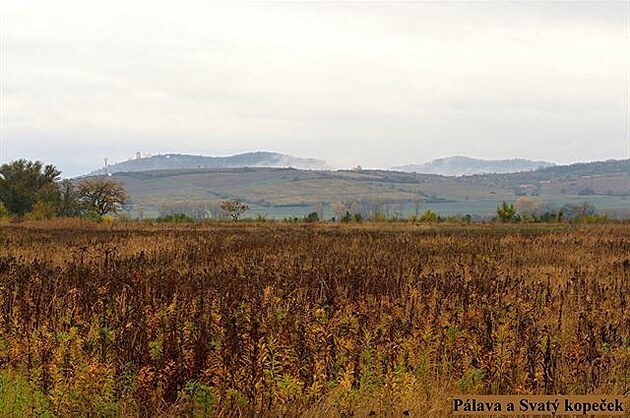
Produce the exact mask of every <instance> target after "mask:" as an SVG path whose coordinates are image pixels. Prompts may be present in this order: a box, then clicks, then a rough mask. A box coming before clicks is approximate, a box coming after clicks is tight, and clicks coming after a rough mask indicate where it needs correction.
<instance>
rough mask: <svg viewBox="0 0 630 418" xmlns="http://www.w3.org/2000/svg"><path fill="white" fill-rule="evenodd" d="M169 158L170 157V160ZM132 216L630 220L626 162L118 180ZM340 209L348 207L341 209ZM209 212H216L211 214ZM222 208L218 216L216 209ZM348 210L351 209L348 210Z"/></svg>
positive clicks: (171, 173)
mask: <svg viewBox="0 0 630 418" xmlns="http://www.w3.org/2000/svg"><path fill="white" fill-rule="evenodd" d="M171 158H172V157H171ZM113 178H114V179H116V180H118V181H121V182H122V183H124V184H125V186H126V188H127V191H128V192H129V195H130V197H131V201H132V202H133V210H134V211H135V212H134V213H135V214H140V213H141V214H143V215H142V216H157V215H159V214H169V213H192V212H191V211H193V210H197V209H199V208H202V211H205V212H204V213H207V211H209V210H215V211H217V213H221V210H220V203H221V201H222V200H223V199H228V198H234V197H238V198H241V199H243V201H245V202H246V203H248V204H250V205H251V207H252V210H251V212H250V214H252V215H253V214H256V213H258V214H268V215H273V216H278V217H283V216H292V215H301V214H306V213H309V212H312V211H314V210H317V208H323V209H324V211H325V212H326V216H328V217H330V216H332V214H333V213H332V212H333V211H334V209H335V208H337V209H338V208H339V207H345V206H347V207H349V208H352V210H361V211H366V213H367V212H369V211H373V210H375V209H374V208H380V209H381V210H383V211H385V213H388V212H387V211H388V210H389V211H390V212H389V214H390V215H391V214H392V213H394V212H395V211H398V210H400V211H401V212H402V213H405V214H407V215H409V214H412V213H415V212H418V211H419V212H422V211H424V210H425V209H432V210H435V211H437V212H438V213H440V214H443V215H448V214H465V213H468V214H479V215H488V216H492V214H493V213H495V211H496V207H497V205H498V204H500V203H501V202H502V201H503V200H505V201H508V202H515V201H516V200H517V199H519V198H528V199H535V200H536V201H540V202H543V203H544V204H545V205H548V207H551V208H553V207H555V208H558V207H561V206H562V205H563V204H565V203H567V202H574V203H576V202H577V203H579V202H584V201H588V202H591V203H593V204H594V205H595V206H596V207H597V208H598V209H600V210H623V211H624V212H623V213H625V215H623V216H628V217H630V160H621V161H600V162H594V163H581V164H572V165H567V166H554V167H549V168H544V169H540V170H535V171H528V172H520V173H506V174H496V173H493V174H478V175H472V176H462V177H449V176H441V175H436V174H419V173H405V172H397V171H386V170H339V171H323V170H298V169H293V168H269V167H241V168H207V169H206V168H202V169H199V168H194V169H167V170H152V171H143V172H118V173H115V174H113ZM344 205H345V206H344ZM213 208H214V209H213ZM217 208H219V209H217ZM348 210H350V209H348Z"/></svg>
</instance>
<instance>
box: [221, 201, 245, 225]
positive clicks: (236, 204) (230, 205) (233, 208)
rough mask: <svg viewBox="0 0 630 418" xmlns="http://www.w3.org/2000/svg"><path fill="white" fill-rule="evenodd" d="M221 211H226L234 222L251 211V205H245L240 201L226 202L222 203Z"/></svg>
mask: <svg viewBox="0 0 630 418" xmlns="http://www.w3.org/2000/svg"><path fill="white" fill-rule="evenodd" d="M221 209H223V210H224V211H225V213H227V214H228V215H229V216H230V217H232V220H233V221H234V222H236V221H238V219H239V218H240V217H241V216H242V215H243V214H244V213H245V212H247V211H248V210H249V205H248V204H246V203H243V202H242V201H241V200H240V199H231V200H224V201H223V202H221Z"/></svg>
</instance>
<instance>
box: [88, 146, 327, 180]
mask: <svg viewBox="0 0 630 418" xmlns="http://www.w3.org/2000/svg"><path fill="white" fill-rule="evenodd" d="M240 167H276V168H288V167H293V168H298V169H302V170H326V169H328V168H329V167H328V165H327V164H326V162H325V161H322V160H317V159H315V158H299V157H294V156H291V155H286V154H280V153H277V152H264V151H258V152H247V153H244V154H237V155H231V156H227V157H208V156H203V155H187V154H161V155H154V156H151V157H142V156H141V155H138V156H137V157H136V158H135V159H130V160H127V161H123V162H120V163H116V164H112V165H110V166H108V167H107V168H101V169H98V170H95V171H93V172H92V173H90V174H89V175H103V174H108V173H109V174H111V173H120V172H138V171H152V170H174V169H179V170H182V169H211V168H240Z"/></svg>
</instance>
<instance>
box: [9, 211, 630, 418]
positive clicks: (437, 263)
mask: <svg viewBox="0 0 630 418" xmlns="http://www.w3.org/2000/svg"><path fill="white" fill-rule="evenodd" d="M629 305H630V224H628V223H625V224H624V223H608V224H598V225H572V224H556V225H523V224H520V225H497V224H493V225H456V224H453V225H448V224H439V225H412V224H408V223H399V224H365V225H354V224H352V225H331V224H296V225H283V224H275V223H270V224H245V223H244V224H240V223H239V224H232V223H227V222H225V223H217V224H207V225H205V224H190V225H165V224H161V225H158V224H151V223H145V224H143V223H131V222H130V223H126V224H125V223H120V224H111V225H107V224H96V223H89V222H81V221H77V220H68V221H62V220H61V221H60V220H57V221H55V220H53V221H48V222H23V223H20V224H4V225H0V415H1V416H195V417H197V416H253V415H257V416H258V415H263V416H312V417H316V416H331V417H347V416H370V415H372V416H374V415H375V416H448V415H450V411H451V398H452V396H453V395H456V394H458V395H459V394H608V395H613V394H614V395H622V394H627V393H628V392H629V391H630V307H629Z"/></svg>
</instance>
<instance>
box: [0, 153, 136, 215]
mask: <svg viewBox="0 0 630 418" xmlns="http://www.w3.org/2000/svg"><path fill="white" fill-rule="evenodd" d="M60 176H61V171H59V170H58V169H57V168H56V167H55V166H54V165H52V164H48V165H44V164H43V163H42V162H40V161H28V160H25V159H19V160H16V161H13V162H11V163H7V164H3V165H2V166H0V217H3V215H4V216H15V217H17V218H20V219H22V218H25V219H33V220H40V219H50V218H54V217H57V216H60V217H86V218H90V217H95V218H98V217H102V216H105V215H108V214H116V213H118V212H119V211H120V210H121V208H122V206H123V205H124V204H125V203H126V201H127V192H126V190H125V187H124V186H123V185H122V184H121V183H119V182H116V181H114V180H112V179H109V178H107V177H96V178H88V179H83V180H80V181H72V180H68V179H65V180H61V177H60Z"/></svg>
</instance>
